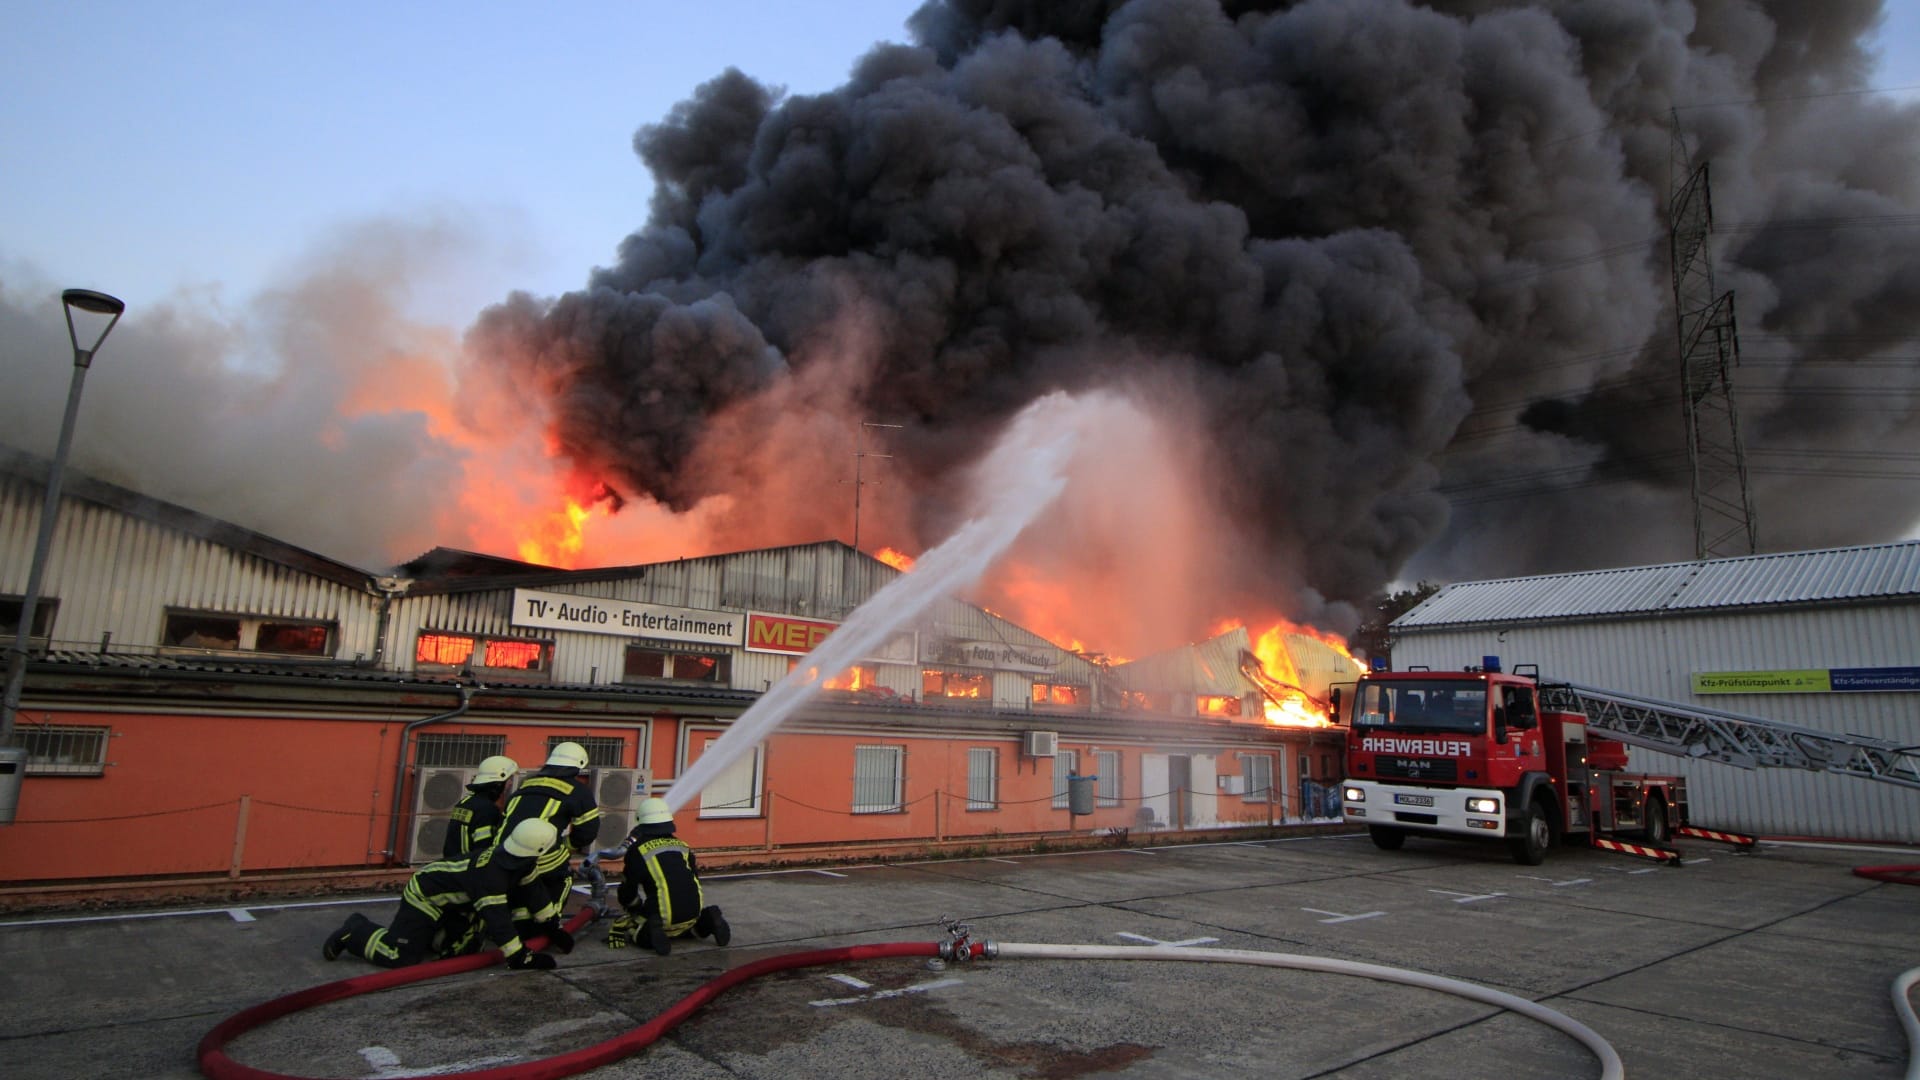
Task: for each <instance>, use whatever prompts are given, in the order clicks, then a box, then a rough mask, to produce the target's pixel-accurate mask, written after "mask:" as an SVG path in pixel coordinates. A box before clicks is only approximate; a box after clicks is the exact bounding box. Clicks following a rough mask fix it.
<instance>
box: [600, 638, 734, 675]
mask: <svg viewBox="0 0 1920 1080" xmlns="http://www.w3.org/2000/svg"><path fill="white" fill-rule="evenodd" d="M624 671H625V674H624V676H623V677H624V679H625V680H626V681H628V682H638V681H643V680H647V679H679V680H682V681H685V682H710V683H723V684H726V683H731V682H732V681H733V658H732V657H731V656H728V655H726V654H725V653H704V652H695V651H692V650H689V649H665V648H657V647H652V646H646V645H629V646H627V659H626V667H625V669H624Z"/></svg>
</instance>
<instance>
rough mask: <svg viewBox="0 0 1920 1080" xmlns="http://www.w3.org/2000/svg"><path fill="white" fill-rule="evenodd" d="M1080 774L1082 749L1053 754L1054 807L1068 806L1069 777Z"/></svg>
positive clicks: (1057, 808) (1060, 808)
mask: <svg viewBox="0 0 1920 1080" xmlns="http://www.w3.org/2000/svg"><path fill="white" fill-rule="evenodd" d="M1078 775H1080V751H1078V750H1062V751H1060V752H1059V753H1057V754H1055V755H1053V808H1054V809H1055V810H1065V809H1066V808H1067V777H1069V776H1078Z"/></svg>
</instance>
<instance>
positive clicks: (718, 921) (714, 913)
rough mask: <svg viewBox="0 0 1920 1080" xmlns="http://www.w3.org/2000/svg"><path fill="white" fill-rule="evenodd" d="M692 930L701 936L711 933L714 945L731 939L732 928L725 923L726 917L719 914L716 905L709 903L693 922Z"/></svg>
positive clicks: (722, 943)
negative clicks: (697, 919) (698, 919)
mask: <svg viewBox="0 0 1920 1080" xmlns="http://www.w3.org/2000/svg"><path fill="white" fill-rule="evenodd" d="M693 931H694V933H696V934H699V935H700V936H701V937H707V936H709V935H711V936H712V937H713V943H714V944H715V945H725V944H726V943H727V942H729V941H732V940H733V928H732V927H730V926H728V925H727V917H726V916H725V915H722V914H720V908H719V906H718V905H710V906H709V907H708V908H707V909H706V910H705V911H702V912H701V913H700V921H699V922H698V923H695V924H694V927H693Z"/></svg>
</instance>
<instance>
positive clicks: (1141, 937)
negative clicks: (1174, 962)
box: [1113, 930, 1220, 949]
mask: <svg viewBox="0 0 1920 1080" xmlns="http://www.w3.org/2000/svg"><path fill="white" fill-rule="evenodd" d="M1113 936H1114V937H1123V938H1126V939H1127V940H1129V941H1144V942H1146V943H1147V944H1148V945H1165V946H1166V947H1167V948H1169V949H1178V948H1180V947H1182V946H1185V945H1210V944H1212V943H1213V942H1216V941H1219V940H1220V939H1219V938H1217V937H1196V938H1188V939H1186V940H1185V941H1161V940H1160V939H1159V938H1151V937H1148V936H1147V935H1145V934H1129V933H1127V932H1126V931H1125V930H1122V931H1120V932H1119V933H1117V934H1115V935H1113Z"/></svg>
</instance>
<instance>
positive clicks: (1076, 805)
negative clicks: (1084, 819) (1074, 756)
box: [1067, 776, 1100, 815]
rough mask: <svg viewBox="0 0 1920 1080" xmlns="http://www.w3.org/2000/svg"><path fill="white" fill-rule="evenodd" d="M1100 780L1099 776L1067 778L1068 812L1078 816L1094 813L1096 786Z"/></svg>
mask: <svg viewBox="0 0 1920 1080" xmlns="http://www.w3.org/2000/svg"><path fill="white" fill-rule="evenodd" d="M1099 780H1100V777H1098V776H1069V777H1067V810H1068V812H1070V813H1073V814H1076V815H1078V814H1091V813H1093V795H1094V785H1095V784H1097V783H1098V782H1099Z"/></svg>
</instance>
